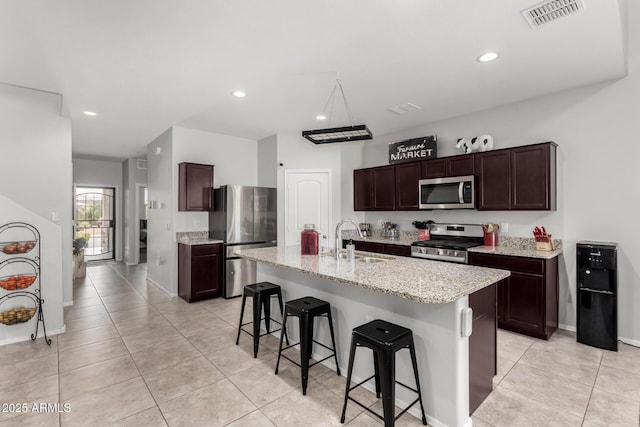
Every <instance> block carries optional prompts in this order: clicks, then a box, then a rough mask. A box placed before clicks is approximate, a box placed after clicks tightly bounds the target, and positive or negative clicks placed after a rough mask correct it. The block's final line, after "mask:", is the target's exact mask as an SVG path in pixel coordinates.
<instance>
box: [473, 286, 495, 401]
mask: <svg viewBox="0 0 640 427" xmlns="http://www.w3.org/2000/svg"><path fill="white" fill-rule="evenodd" d="M500 283H501V282H500ZM469 307H470V308H471V309H472V310H473V333H472V334H471V336H470V337H469V413H473V411H475V409H476V408H477V407H478V406H480V404H481V403H482V401H483V400H484V399H485V398H486V397H487V396H488V395H489V394H490V393H491V391H492V390H493V377H494V375H495V374H496V371H497V369H496V368H497V366H496V350H497V349H496V347H497V339H496V335H497V332H496V285H495V284H493V285H491V286H488V287H486V288H483V289H480V290H479V291H476V292H474V293H472V294H470V295H469Z"/></svg>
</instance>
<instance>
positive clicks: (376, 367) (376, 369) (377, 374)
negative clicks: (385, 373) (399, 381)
mask: <svg viewBox="0 0 640 427" xmlns="http://www.w3.org/2000/svg"><path fill="white" fill-rule="evenodd" d="M373 369H374V372H375V375H374V378H375V380H376V397H377V398H378V399H379V398H380V365H379V362H378V353H376V352H375V351H374V352H373Z"/></svg>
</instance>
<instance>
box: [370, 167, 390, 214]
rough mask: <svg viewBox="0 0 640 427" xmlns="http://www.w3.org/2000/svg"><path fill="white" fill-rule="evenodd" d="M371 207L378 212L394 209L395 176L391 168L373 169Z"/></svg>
mask: <svg viewBox="0 0 640 427" xmlns="http://www.w3.org/2000/svg"><path fill="white" fill-rule="evenodd" d="M372 170H373V207H374V209H375V210H379V211H392V210H394V209H395V208H396V174H395V169H394V167H393V166H382V167H379V168H373V169H372Z"/></svg>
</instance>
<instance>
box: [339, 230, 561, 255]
mask: <svg viewBox="0 0 640 427" xmlns="http://www.w3.org/2000/svg"><path fill="white" fill-rule="evenodd" d="M381 233H382V230H379V229H378V230H371V236H370V237H367V240H372V241H377V240H384V241H387V242H389V243H396V244H399V245H410V244H411V243H412V242H415V241H416V240H418V230H414V231H402V230H401V231H400V237H399V238H397V239H389V238H383V237H382V234H381ZM342 238H343V239H358V240H359V239H360V237H359V236H358V232H357V231H356V230H343V231H342ZM553 244H554V247H555V248H556V249H561V248H562V240H556V239H554V240H553ZM498 246H502V247H504V248H512V249H528V250H535V249H536V241H535V240H534V238H533V237H511V236H504V235H501V234H500V235H499V236H498Z"/></svg>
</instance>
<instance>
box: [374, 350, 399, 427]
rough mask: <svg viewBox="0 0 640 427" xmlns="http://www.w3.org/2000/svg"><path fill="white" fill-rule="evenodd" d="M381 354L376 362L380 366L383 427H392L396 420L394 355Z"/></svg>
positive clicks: (389, 352) (388, 352) (387, 352)
mask: <svg viewBox="0 0 640 427" xmlns="http://www.w3.org/2000/svg"><path fill="white" fill-rule="evenodd" d="M381 353H382V354H380V355H379V359H378V361H379V362H380V364H381V365H382V366H381V368H382V375H380V382H381V386H382V407H383V413H384V427H393V424H394V421H395V418H396V406H395V403H396V380H395V378H396V355H395V353H394V352H392V351H384V352H381Z"/></svg>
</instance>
